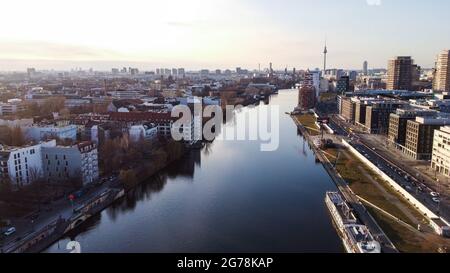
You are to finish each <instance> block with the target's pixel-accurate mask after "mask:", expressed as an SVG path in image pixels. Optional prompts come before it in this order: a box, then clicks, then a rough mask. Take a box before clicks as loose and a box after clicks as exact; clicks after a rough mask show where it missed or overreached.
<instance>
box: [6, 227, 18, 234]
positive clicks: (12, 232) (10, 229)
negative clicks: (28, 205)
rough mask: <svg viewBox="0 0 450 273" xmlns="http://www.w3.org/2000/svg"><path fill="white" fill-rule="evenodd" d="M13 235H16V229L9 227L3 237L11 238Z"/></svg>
mask: <svg viewBox="0 0 450 273" xmlns="http://www.w3.org/2000/svg"><path fill="white" fill-rule="evenodd" d="M14 233H16V228H15V227H10V228H8V229H7V230H6V231H5V232H4V233H3V235H5V236H11V235H13V234H14Z"/></svg>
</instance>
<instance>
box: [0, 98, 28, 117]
mask: <svg viewBox="0 0 450 273" xmlns="http://www.w3.org/2000/svg"><path fill="white" fill-rule="evenodd" d="M23 110H25V106H24V104H23V103H22V100H21V99H11V100H8V103H0V115H13V114H16V113H17V112H21V111H23Z"/></svg>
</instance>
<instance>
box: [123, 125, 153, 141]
mask: <svg viewBox="0 0 450 273" xmlns="http://www.w3.org/2000/svg"><path fill="white" fill-rule="evenodd" d="M129 134H130V140H131V141H133V142H137V141H139V140H141V139H144V140H148V141H151V140H154V139H156V138H157V137H158V127H157V126H156V125H155V124H153V123H147V124H142V125H134V126H131V128H130V130H129Z"/></svg>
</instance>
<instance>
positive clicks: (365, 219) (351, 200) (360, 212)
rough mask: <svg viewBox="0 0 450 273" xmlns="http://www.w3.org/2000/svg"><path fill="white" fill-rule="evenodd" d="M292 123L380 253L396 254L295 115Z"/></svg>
mask: <svg viewBox="0 0 450 273" xmlns="http://www.w3.org/2000/svg"><path fill="white" fill-rule="evenodd" d="M291 117H292V119H293V121H294V122H295V124H296V125H297V127H298V130H300V132H301V133H302V135H303V137H304V138H305V140H306V141H307V142H308V144H309V146H310V147H311V149H312V150H313V152H314V154H315V155H316V160H317V161H318V162H320V163H321V164H322V165H323V167H324V168H325V170H326V171H327V172H328V174H329V175H330V177H331V178H332V180H333V181H334V183H335V184H336V186H337V187H338V189H339V191H340V192H341V194H342V196H343V198H344V199H345V201H346V202H347V203H348V204H349V205H350V206H351V207H352V208H353V210H354V211H355V213H356V214H357V216H358V218H359V219H360V220H361V222H362V223H364V224H365V225H366V226H367V227H368V228H369V230H370V231H371V233H372V234H373V236H374V237H375V238H376V239H377V240H378V241H379V242H380V244H381V247H382V251H383V252H385V253H396V252H398V250H397V248H396V247H395V245H394V244H393V243H392V241H391V240H390V239H389V237H388V236H387V235H386V234H385V233H384V231H383V230H382V228H381V227H380V226H379V225H378V223H377V221H375V219H374V217H373V216H372V215H371V214H370V213H369V211H368V210H367V209H366V208H365V206H364V205H363V204H362V203H361V201H360V200H359V199H358V197H357V196H356V195H355V193H354V192H353V191H352V189H351V188H350V187H349V184H348V182H347V181H346V180H345V179H344V178H343V177H342V176H341V174H340V173H339V172H338V170H337V169H336V167H335V163H332V162H331V161H330V159H329V158H328V157H327V154H326V153H324V151H323V150H321V149H320V148H319V147H318V145H317V144H316V143H315V142H316V141H314V139H313V138H314V137H317V136H311V135H310V133H309V131H308V130H307V129H306V128H305V126H303V125H302V124H301V123H300V121H299V120H301V119H299V118H297V117H296V116H295V115H292V116H291Z"/></svg>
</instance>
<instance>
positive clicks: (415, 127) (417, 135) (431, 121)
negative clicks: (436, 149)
mask: <svg viewBox="0 0 450 273" xmlns="http://www.w3.org/2000/svg"><path fill="white" fill-rule="evenodd" d="M445 125H450V119H449V118H447V117H416V119H415V120H408V122H407V125H406V144H405V148H404V149H403V152H404V153H405V154H406V155H407V156H409V157H411V158H413V159H416V160H431V157H432V152H433V139H434V131H435V130H438V129H440V128H441V127H442V126H445Z"/></svg>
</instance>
